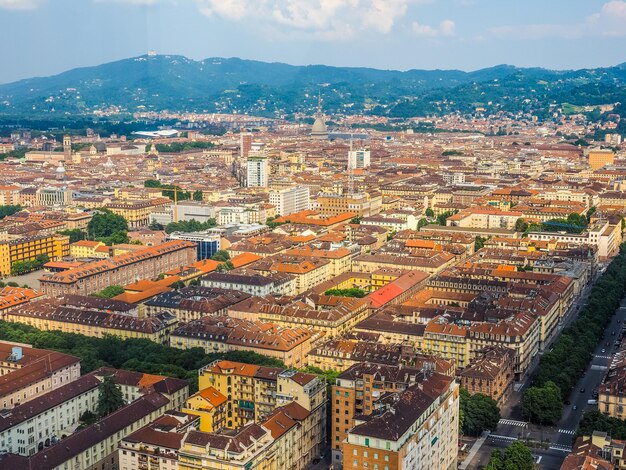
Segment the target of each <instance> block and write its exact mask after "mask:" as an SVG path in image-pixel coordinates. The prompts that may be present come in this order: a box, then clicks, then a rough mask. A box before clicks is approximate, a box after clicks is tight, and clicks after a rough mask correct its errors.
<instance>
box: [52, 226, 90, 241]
mask: <svg viewBox="0 0 626 470" xmlns="http://www.w3.org/2000/svg"><path fill="white" fill-rule="evenodd" d="M57 233H58V234H59V235H65V236H67V237H70V243H76V242H77V241H80V240H84V239H85V234H84V233H83V231H82V230H81V229H79V228H74V229H71V230H61V231H60V232H57Z"/></svg>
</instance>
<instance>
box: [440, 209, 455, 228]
mask: <svg viewBox="0 0 626 470" xmlns="http://www.w3.org/2000/svg"><path fill="white" fill-rule="evenodd" d="M451 215H453V212H451V211H446V212H444V213H443V214H439V215H438V216H437V223H438V224H439V225H446V220H448V217H450V216H451Z"/></svg>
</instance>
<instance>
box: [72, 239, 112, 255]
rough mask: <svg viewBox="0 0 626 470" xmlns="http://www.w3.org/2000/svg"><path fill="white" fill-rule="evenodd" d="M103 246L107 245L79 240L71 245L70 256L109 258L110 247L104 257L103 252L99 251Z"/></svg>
mask: <svg viewBox="0 0 626 470" xmlns="http://www.w3.org/2000/svg"><path fill="white" fill-rule="evenodd" d="M103 246H106V245H105V244H104V243H102V242H97V241H91V240H79V241H77V242H74V243H71V244H70V256H71V257H72V258H107V257H108V247H107V253H106V256H103V255H102V254H101V253H102V250H100V251H98V249H99V248H102V247H103Z"/></svg>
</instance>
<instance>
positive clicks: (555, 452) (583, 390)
mask: <svg viewBox="0 0 626 470" xmlns="http://www.w3.org/2000/svg"><path fill="white" fill-rule="evenodd" d="M599 274H600V273H598V276H596V278H595V279H594V283H595V281H596V280H597V278H598V277H599ZM592 284H593V283H592ZM590 290H591V285H589V286H587V288H586V289H585V291H584V292H583V295H581V296H580V298H579V300H578V301H577V302H575V303H574V305H572V307H571V309H570V311H569V312H568V314H567V316H566V317H565V318H564V321H563V324H562V325H561V326H560V328H559V332H558V334H556V335H554V338H552V340H551V342H550V345H551V344H552V343H553V342H554V341H556V339H558V336H559V335H560V332H561V331H562V330H563V329H564V328H565V327H566V326H567V325H569V324H570V323H571V322H572V321H573V320H574V319H575V318H576V316H577V315H578V312H579V311H580V309H581V308H582V305H584V303H585V302H586V300H587V297H588V295H589V292H590ZM625 322H626V299H622V301H621V303H620V307H619V308H618V309H617V310H616V312H615V315H614V316H613V317H612V318H611V321H610V323H609V324H608V325H607V327H606V329H605V331H604V335H603V338H602V340H601V341H600V342H599V344H598V345H597V346H596V349H595V351H594V355H593V358H592V360H591V361H590V363H589V365H588V366H587V369H586V370H585V373H584V374H583V376H582V377H580V379H579V381H578V383H577V384H576V386H575V387H574V390H573V391H572V393H571V395H570V397H569V400H568V401H569V404H568V405H565V407H564V409H563V414H562V416H561V420H560V421H559V423H558V425H557V426H537V425H533V424H529V423H527V422H526V421H524V420H523V418H522V416H521V413H520V410H519V407H518V406H516V405H518V404H519V402H520V400H521V396H522V393H523V391H524V389H525V388H526V387H527V386H528V385H529V384H528V382H529V381H528V380H526V382H525V383H523V384H518V386H517V387H516V390H515V391H514V392H513V393H512V394H511V396H510V397H509V399H508V400H507V403H506V404H505V406H503V408H502V416H503V418H502V419H501V420H500V422H499V423H498V427H497V428H496V429H495V430H494V431H493V432H492V433H491V434H490V435H489V437H488V438H487V439H486V440H485V443H484V444H483V445H482V446H481V448H480V449H479V450H478V452H477V453H476V454H475V455H474V458H473V459H472V461H471V462H470V463H469V464H467V466H466V468H467V469H480V468H482V467H483V466H484V465H486V463H487V462H488V461H489V456H490V455H491V452H492V451H493V450H494V449H498V448H506V447H507V446H508V445H510V444H511V443H512V442H514V441H515V440H518V439H527V438H530V439H533V440H536V441H543V442H547V446H548V448H547V449H532V452H533V455H535V456H536V457H537V458H538V460H539V461H538V464H539V466H540V468H545V469H553V468H559V467H560V465H561V463H562V462H563V460H564V459H565V456H566V455H567V453H568V452H569V451H570V450H571V446H572V443H573V439H574V436H575V435H576V431H577V428H578V425H579V423H580V420H581V418H582V416H583V414H584V412H585V411H587V410H591V409H594V408H596V407H597V405H596V404H589V403H588V401H590V400H595V399H596V396H595V395H594V392H595V391H596V390H597V388H598V386H599V385H600V383H601V382H602V380H603V378H604V375H605V374H606V371H607V369H608V366H609V363H610V361H611V357H612V354H613V353H614V352H615V350H616V349H617V345H616V341H617V340H618V338H620V337H621V335H620V333H621V330H622V328H623V327H624V326H626V324H625ZM546 349H549V346H548V348H546ZM537 363H538V360H537V361H536V362H535V363H533V365H532V370H534V367H536V365H537ZM531 374H532V372H530V373H529V374H528V375H529V376H530V375H531ZM539 457H541V458H540V459H539Z"/></svg>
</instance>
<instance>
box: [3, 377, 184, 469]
mask: <svg viewBox="0 0 626 470" xmlns="http://www.w3.org/2000/svg"><path fill="white" fill-rule="evenodd" d="M105 376H111V377H112V378H113V380H114V382H116V384H117V385H118V386H119V387H120V389H121V390H122V392H123V394H124V397H125V399H126V400H127V404H126V405H125V406H123V407H121V408H120V409H118V410H116V411H114V412H112V413H110V414H108V415H107V416H105V417H104V418H101V419H99V420H98V421H97V422H96V423H94V424H92V425H88V426H84V427H82V428H78V425H79V418H80V415H78V413H79V412H80V411H83V410H85V411H91V412H92V413H94V412H95V411H97V402H98V399H97V397H98V393H99V390H98V388H97V385H98V384H97V383H96V381H97V382H98V383H99V382H101V381H102V380H103V379H104V377H105ZM89 377H91V378H89ZM93 378H95V379H96V381H94V380H93ZM188 388H189V386H188V384H187V382H186V381H184V380H180V379H174V378H171V377H162V376H155V375H149V374H142V373H139V372H130V371H121V370H117V371H116V370H115V369H98V370H96V371H94V372H91V373H90V374H88V375H87V376H85V377H83V378H81V379H79V380H78V381H76V382H75V383H71V384H68V386H66V387H64V389H63V390H61V389H59V390H54V391H52V392H49V393H48V394H46V395H43V396H39V398H38V399H37V401H36V402H34V403H33V405H32V406H31V407H28V408H24V409H19V410H17V411H16V413H15V414H14V415H12V416H9V417H8V419H6V417H5V421H4V422H3V423H0V429H2V427H3V426H2V425H3V424H4V433H7V436H6V437H7V438H6V440H5V441H4V442H5V451H7V450H8V449H6V446H7V444H9V445H10V450H8V452H5V453H2V454H0V467H2V468H15V469H17V468H20V469H21V468H24V469H28V468H32V469H35V468H41V469H44V468H45V469H54V470H64V469H67V468H70V467H72V468H81V469H105V470H113V469H117V468H119V466H118V452H117V450H118V443H119V441H120V439H123V438H124V437H126V436H127V435H128V434H131V433H133V432H135V431H136V430H138V429H139V428H141V427H142V426H143V425H144V424H145V423H147V422H151V421H153V420H154V419H156V418H158V417H160V416H162V415H163V414H164V413H165V412H166V411H168V410H169V409H171V408H174V409H175V408H178V407H180V406H181V405H182V404H183V403H184V401H185V400H186V399H187V396H188ZM18 413H19V414H18ZM24 427H25V429H24ZM20 428H21V431H22V432H21V433H18V432H17V431H19V430H20ZM34 428H37V429H38V430H39V432H37V434H35V429H34ZM63 430H67V436H66V437H64V433H63V432H62V431H63ZM14 432H15V433H16V434H17V436H21V439H20V437H18V438H17V439H15V440H13V439H11V440H10V441H9V437H11V436H9V435H8V433H14ZM29 433H30V434H29ZM26 434H29V439H28V441H26V439H25V437H24V436H25V435H26ZM59 434H60V435H59ZM2 436H3V432H2V431H0V445H1V444H2ZM40 436H41V437H40ZM44 436H46V437H45V439H44ZM20 441H23V442H20ZM20 444H21V445H20Z"/></svg>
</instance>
